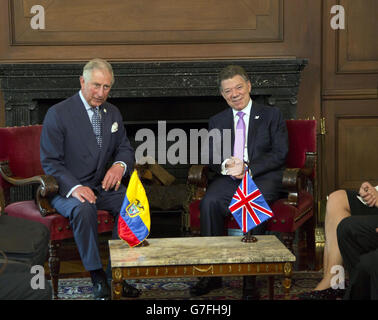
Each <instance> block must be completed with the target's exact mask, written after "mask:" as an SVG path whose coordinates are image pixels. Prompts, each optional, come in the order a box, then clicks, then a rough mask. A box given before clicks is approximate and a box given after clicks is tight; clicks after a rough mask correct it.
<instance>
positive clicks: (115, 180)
mask: <svg viewBox="0 0 378 320" xmlns="http://www.w3.org/2000/svg"><path fill="white" fill-rule="evenodd" d="M122 175H123V168H122V167H121V166H118V165H113V166H112V167H110V168H109V170H108V171H107V172H106V174H105V177H104V179H103V180H102V182H101V185H102V188H103V189H104V190H105V191H108V190H110V189H113V188H114V190H115V191H117V190H118V189H119V186H120V185H121V179H122ZM72 196H73V197H75V198H77V199H78V200H79V201H80V202H85V201H88V202H89V203H96V199H97V197H96V195H95V194H94V192H93V190H92V189H91V188H89V187H86V186H79V187H77V188H76V189H75V190H74V191H73V192H72Z"/></svg>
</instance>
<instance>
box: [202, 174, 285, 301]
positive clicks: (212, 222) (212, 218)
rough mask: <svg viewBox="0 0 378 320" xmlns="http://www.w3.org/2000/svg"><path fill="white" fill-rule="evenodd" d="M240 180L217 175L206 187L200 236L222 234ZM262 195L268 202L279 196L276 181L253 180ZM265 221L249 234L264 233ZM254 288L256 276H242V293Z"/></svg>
mask: <svg viewBox="0 0 378 320" xmlns="http://www.w3.org/2000/svg"><path fill="white" fill-rule="evenodd" d="M240 182H241V180H238V179H235V180H234V179H232V178H231V177H229V176H219V177H217V178H216V180H214V181H213V182H212V183H211V184H210V186H209V187H208V189H207V191H206V194H205V196H204V197H203V199H202V200H201V203H200V222H201V236H203V237H210V236H223V235H224V225H225V219H226V217H227V216H228V215H230V214H231V213H230V210H229V209H228V207H229V205H230V202H231V199H232V196H233V195H234V194H235V191H236V189H237V188H238V186H239V184H240ZM255 183H256V185H257V186H258V188H259V189H260V191H261V193H262V194H263V195H264V198H265V201H266V202H267V203H268V204H270V203H272V202H273V201H275V200H276V199H278V198H279V196H280V193H279V192H275V191H274V190H275V188H276V187H277V185H279V184H278V183H276V184H275V183H274V181H260V182H258V181H255ZM266 225H267V221H265V222H263V223H261V224H260V225H258V226H257V227H255V228H253V229H252V230H251V231H250V234H253V235H261V234H265V230H266ZM251 290H252V291H254V290H256V277H255V276H245V277H243V295H245V294H244V293H246V292H248V291H251Z"/></svg>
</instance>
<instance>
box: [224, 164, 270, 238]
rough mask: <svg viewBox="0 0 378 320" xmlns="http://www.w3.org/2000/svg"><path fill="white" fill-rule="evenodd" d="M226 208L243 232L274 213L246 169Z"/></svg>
mask: <svg viewBox="0 0 378 320" xmlns="http://www.w3.org/2000/svg"><path fill="white" fill-rule="evenodd" d="M228 208H229V209H230V211H231V213H232V214H233V216H234V218H235V220H236V221H237V223H238V224H239V226H240V229H241V230H242V231H243V233H247V232H248V231H249V230H251V229H253V228H254V227H256V226H258V225H259V224H260V223H262V222H264V221H265V220H268V219H270V218H271V217H273V215H274V214H273V212H272V210H271V209H270V208H269V206H268V204H267V203H266V201H265V199H264V197H263V195H262V194H261V192H260V190H259V189H258V188H257V186H256V184H255V183H254V181H253V180H252V178H251V176H250V175H249V173H248V171H246V173H245V174H244V177H243V179H242V182H241V183H240V185H239V187H238V188H237V190H236V192H235V194H234V196H233V197H232V200H231V202H230V206H229V207H228Z"/></svg>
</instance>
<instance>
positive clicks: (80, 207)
mask: <svg viewBox="0 0 378 320" xmlns="http://www.w3.org/2000/svg"><path fill="white" fill-rule="evenodd" d="M125 193H126V187H125V186H124V185H121V186H120V188H119V189H118V191H114V190H110V191H105V190H102V189H101V188H98V192H96V196H97V201H96V203H95V204H90V203H89V202H87V201H86V202H84V203H81V202H80V201H79V200H78V199H76V198H74V197H69V198H66V197H62V196H60V195H58V196H55V197H54V198H53V200H52V202H51V203H52V205H53V207H54V208H55V209H57V211H58V212H59V213H60V214H62V215H63V216H64V217H66V218H68V219H69V220H70V225H71V227H72V230H73V233H74V239H75V242H76V245H77V247H78V251H79V253H80V257H81V261H82V263H83V266H84V268H85V269H86V270H87V271H92V270H98V269H102V262H101V257H100V250H99V243H98V232H97V210H107V211H109V212H110V213H111V214H112V215H113V216H114V217H115V221H116V222H117V219H118V215H119V212H120V210H121V206H122V203H123V200H124V198H125ZM112 238H113V239H118V229H117V223H115V226H114V229H113V235H112Z"/></svg>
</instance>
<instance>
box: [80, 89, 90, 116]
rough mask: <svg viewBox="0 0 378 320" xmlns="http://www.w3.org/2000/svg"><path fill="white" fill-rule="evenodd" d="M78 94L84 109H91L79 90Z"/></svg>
mask: <svg viewBox="0 0 378 320" xmlns="http://www.w3.org/2000/svg"><path fill="white" fill-rule="evenodd" d="M79 96H80V99H81V101H82V102H83V104H84V107H85V109H86V110H87V111H88V110H92V107H91V106H90V105H89V103H88V102H87V100H85V98H84V96H83V94H82V93H81V90H80V91H79Z"/></svg>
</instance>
